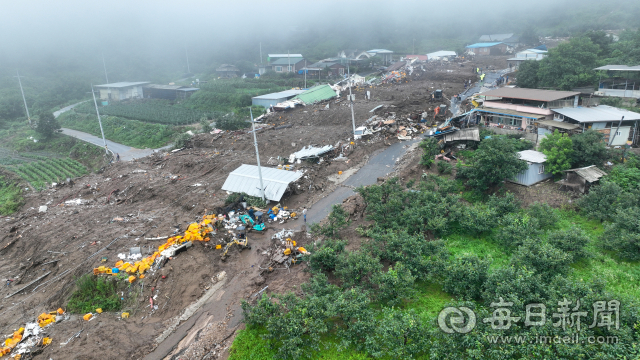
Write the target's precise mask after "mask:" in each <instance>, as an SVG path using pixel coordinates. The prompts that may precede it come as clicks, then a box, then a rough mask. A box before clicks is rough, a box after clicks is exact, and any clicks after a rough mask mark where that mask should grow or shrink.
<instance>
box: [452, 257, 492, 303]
mask: <svg viewBox="0 0 640 360" xmlns="http://www.w3.org/2000/svg"><path fill="white" fill-rule="evenodd" d="M490 264H491V260H490V259H486V260H482V259H480V258H479V257H478V256H477V255H475V254H473V255H464V256H462V257H459V258H456V259H455V260H453V261H451V262H450V263H449V265H447V268H446V269H445V271H444V280H443V287H442V288H443V290H444V291H446V292H448V293H450V294H452V295H455V296H458V297H460V298H463V299H465V300H476V299H479V298H480V296H481V294H482V288H483V286H484V283H485V281H486V280H487V274H488V271H489V265H490Z"/></svg>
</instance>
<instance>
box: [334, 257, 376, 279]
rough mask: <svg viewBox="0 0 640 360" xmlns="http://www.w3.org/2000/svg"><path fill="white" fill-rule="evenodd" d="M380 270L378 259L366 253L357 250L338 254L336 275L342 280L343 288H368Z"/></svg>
mask: <svg viewBox="0 0 640 360" xmlns="http://www.w3.org/2000/svg"><path fill="white" fill-rule="evenodd" d="M381 269H382V264H380V259H379V258H377V257H375V258H374V257H373V256H371V254H370V253H369V252H368V251H364V250H358V251H352V252H345V253H342V254H340V256H339V257H338V264H337V265H336V275H337V276H338V277H339V278H340V279H341V280H342V282H343V284H344V287H351V286H355V285H358V286H362V287H370V286H371V280H372V279H373V277H374V276H376V275H377V273H378V272H380V270H381Z"/></svg>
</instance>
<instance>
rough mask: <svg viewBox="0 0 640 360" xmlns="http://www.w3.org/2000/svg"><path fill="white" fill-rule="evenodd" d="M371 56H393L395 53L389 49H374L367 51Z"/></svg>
mask: <svg viewBox="0 0 640 360" xmlns="http://www.w3.org/2000/svg"><path fill="white" fill-rule="evenodd" d="M366 52H368V53H371V54H393V51H391V50H387V49H373V50H368V51H366Z"/></svg>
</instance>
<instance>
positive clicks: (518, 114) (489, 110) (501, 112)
mask: <svg viewBox="0 0 640 360" xmlns="http://www.w3.org/2000/svg"><path fill="white" fill-rule="evenodd" d="M485 104H487V103H485ZM476 111H480V112H485V113H490V114H496V115H506V116H516V117H522V118H525V119H533V120H538V119H541V118H544V117H545V115H540V114H532V113H526V112H522V111H515V110H509V109H493V108H482V109H476Z"/></svg>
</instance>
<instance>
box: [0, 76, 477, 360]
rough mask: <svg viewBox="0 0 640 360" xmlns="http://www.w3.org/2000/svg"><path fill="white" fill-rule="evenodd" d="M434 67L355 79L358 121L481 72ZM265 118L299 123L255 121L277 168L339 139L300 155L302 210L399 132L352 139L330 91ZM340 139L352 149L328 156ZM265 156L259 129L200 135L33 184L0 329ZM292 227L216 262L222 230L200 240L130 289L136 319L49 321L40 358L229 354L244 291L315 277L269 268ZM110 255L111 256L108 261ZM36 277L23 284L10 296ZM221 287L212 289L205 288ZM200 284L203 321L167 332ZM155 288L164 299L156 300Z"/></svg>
mask: <svg viewBox="0 0 640 360" xmlns="http://www.w3.org/2000/svg"><path fill="white" fill-rule="evenodd" d="M424 68H425V71H424V72H423V71H416V72H415V73H414V75H412V76H410V77H409V78H408V79H406V81H403V82H401V83H398V84H393V85H381V86H377V87H374V88H368V89H361V90H356V91H355V94H356V101H355V109H354V110H355V114H356V126H359V125H361V124H363V123H365V121H366V120H367V119H369V118H370V117H371V116H372V115H373V114H372V113H370V110H371V109H373V108H374V107H376V106H378V105H385V106H386V107H385V108H384V111H383V113H384V114H388V113H391V112H393V113H394V114H395V116H396V118H398V119H405V118H407V117H411V116H412V115H415V114H420V113H422V112H427V113H428V114H429V116H433V115H434V113H433V109H434V108H435V106H438V105H439V104H440V103H434V102H430V101H428V99H429V97H430V93H431V91H433V90H435V89H442V90H443V91H444V93H445V96H446V97H447V98H449V97H451V96H452V95H454V94H457V93H460V92H461V91H462V90H463V81H464V80H465V79H467V78H468V77H469V74H470V73H471V71H470V70H469V69H470V68H469V66H465V67H460V65H459V64H446V65H428V66H425V67H424ZM468 73H469V74H468ZM365 91H370V92H371V95H372V97H371V100H368V101H367V100H363V99H364V94H365ZM442 103H443V104H447V102H446V100H443V102H442ZM385 116H386V115H385ZM266 122H267V123H270V124H273V125H275V127H277V126H279V125H291V126H290V127H287V128H281V129H277V130H276V129H270V130H268V129H263V130H260V131H258V133H257V137H258V142H259V150H260V156H261V160H262V164H263V166H272V165H267V164H276V163H277V158H278V156H281V157H288V156H289V155H290V154H291V153H293V152H295V151H298V150H300V149H301V148H302V147H303V146H307V145H319V146H322V145H326V144H331V145H336V144H338V143H340V145H341V149H343V150H340V151H336V152H335V153H333V154H331V155H330V156H328V157H327V158H326V160H327V161H323V162H321V163H319V164H318V163H311V162H306V161H303V162H302V163H300V164H296V170H302V171H304V172H305V175H304V176H303V179H302V181H301V183H300V187H296V188H294V189H293V190H294V191H292V192H291V193H290V194H288V195H286V196H285V198H283V201H282V205H286V206H289V207H290V208H294V209H295V208H300V207H302V206H309V205H310V204H313V203H315V202H316V201H317V200H318V199H320V198H322V197H323V196H326V194H328V193H329V192H330V191H332V190H333V189H334V188H335V187H336V186H338V185H336V183H335V182H333V181H330V180H329V179H328V178H329V176H331V175H335V174H337V173H338V172H339V171H343V172H347V171H348V170H349V169H352V168H357V167H358V166H361V165H362V164H363V163H364V162H366V160H367V159H368V157H369V156H370V155H371V154H372V153H374V152H376V151H379V150H380V149H382V148H385V147H386V146H388V145H389V144H391V143H393V142H396V141H398V140H397V138H396V136H395V134H392V133H377V134H375V135H374V136H372V137H370V138H369V139H367V140H363V141H358V142H357V143H356V144H355V145H353V146H352V145H349V142H350V137H351V135H352V122H351V111H350V109H349V106H348V104H347V102H346V101H336V100H332V101H331V102H330V103H329V109H326V103H325V104H318V105H315V106H307V107H300V108H296V109H293V110H291V111H288V112H283V113H278V114H276V115H275V116H272V117H270V118H268V119H267V121H266ZM272 128H273V126H272ZM342 145H348V146H346V147H344V148H343V147H342ZM341 151H343V152H344V156H346V157H347V158H348V159H349V161H331V159H333V157H335V156H338V155H339V153H340V152H341ZM255 163H256V161H255V152H254V145H253V137H252V135H251V134H247V133H246V132H236V133H224V134H222V135H220V134H216V135H212V134H199V135H196V136H195V137H194V138H193V140H192V141H191V143H190V145H189V147H188V148H186V149H184V150H182V151H180V152H176V153H170V154H165V153H157V154H154V155H152V156H149V157H146V158H143V159H140V160H137V161H133V162H126V163H125V162H120V163H115V164H113V165H112V166H110V167H108V168H106V170H105V171H104V172H103V173H101V174H91V175H88V176H84V177H82V178H79V179H75V184H73V185H71V184H66V185H62V186H58V187H56V188H51V189H48V190H45V191H42V192H40V193H31V194H28V195H27V196H26V205H25V206H24V208H23V210H22V211H20V212H19V213H17V214H14V215H13V216H12V217H8V218H2V219H0V244H2V245H1V246H0V272H1V273H2V274H3V277H4V279H12V280H14V281H13V282H11V283H10V284H11V285H9V286H4V287H3V288H2V289H1V290H0V295H1V296H2V298H1V300H0V314H1V315H2V316H0V329H2V331H3V333H5V334H9V333H11V332H12V331H14V330H15V329H17V328H19V327H21V326H24V324H25V323H26V322H33V321H35V319H36V318H37V317H38V315H39V314H41V313H43V312H49V311H54V310H56V309H57V308H59V307H62V308H63V309H64V308H65V306H66V303H67V301H68V298H69V296H70V295H71V293H72V292H73V291H74V287H75V282H74V280H75V279H76V278H78V277H80V276H81V275H83V274H87V273H90V272H91V271H92V269H93V268H94V267H97V266H100V265H105V264H107V265H113V264H114V263H115V262H116V261H117V260H118V257H117V256H118V254H121V253H127V254H128V252H129V249H130V248H131V247H140V248H141V251H142V254H143V255H145V254H150V253H152V252H153V251H155V250H156V249H157V247H158V245H160V244H161V243H162V242H161V241H159V240H147V238H156V237H162V236H171V235H173V234H179V233H182V232H184V230H185V229H186V227H187V226H188V224H189V223H191V222H194V221H197V220H198V219H200V218H201V216H202V215H203V214H204V213H205V211H207V212H209V213H210V212H211V211H212V210H213V209H216V208H217V207H219V206H221V205H223V204H224V201H225V199H226V197H227V194H226V193H225V192H224V191H222V190H221V189H220V188H221V186H222V184H223V183H224V181H225V179H226V178H227V176H228V174H229V173H230V172H231V171H233V170H234V169H236V168H237V167H239V166H240V165H241V164H255ZM412 164H413V163H412ZM69 201H71V202H69ZM41 206H47V209H46V211H44V212H40V211H39V208H40V207H41ZM347 207H349V211H350V212H353V213H354V214H358V213H359V212H360V210H358V209H359V208H358V203H357V199H350V200H349V203H348V204H347ZM292 225H293V224H286V223H285V224H277V223H276V224H271V225H269V227H270V228H269V230H268V231H267V232H266V233H265V234H262V235H257V234H251V235H250V241H251V245H252V249H251V250H250V251H244V252H238V251H237V249H232V251H231V252H230V257H229V259H227V261H226V262H222V261H221V260H220V256H219V254H220V250H216V249H215V248H214V246H212V244H213V243H212V242H210V243H205V242H196V243H195V244H194V246H193V247H192V248H190V249H189V250H188V251H187V252H184V253H181V254H179V255H178V256H176V257H175V258H173V259H172V260H170V261H169V262H168V263H167V264H166V265H165V267H164V268H163V269H162V271H157V272H156V273H149V274H148V276H147V277H145V279H143V280H138V281H136V282H134V283H133V284H132V285H131V286H130V287H129V288H128V289H126V291H124V290H123V291H122V298H124V301H125V304H126V305H125V309H126V310H128V311H129V312H130V314H131V316H130V317H129V319H120V314H119V313H106V312H105V313H102V314H100V315H98V316H96V318H95V319H94V320H92V321H88V322H87V321H84V320H83V319H82V314H76V315H71V316H70V317H69V318H68V319H66V320H64V321H61V322H59V323H56V324H54V325H52V326H50V327H47V328H46V336H48V337H51V338H53V343H52V344H51V345H49V346H47V347H44V348H34V350H35V349H38V350H37V353H35V354H33V358H34V359H49V358H53V359H59V358H70V357H71V358H78V359H98V358H100V359H105V358H108V359H115V358H134V359H139V358H143V357H144V356H145V355H147V354H149V353H150V352H152V351H154V349H155V350H156V352H154V353H153V354H158V355H162V356H165V355H166V354H168V353H172V354H174V355H177V354H180V355H179V357H176V358H181V359H182V358H184V359H187V358H188V359H199V358H207V359H213V358H218V357H223V358H224V357H225V356H226V355H225V354H227V352H226V348H227V347H228V345H229V344H230V342H231V341H232V339H233V336H232V334H233V331H234V330H235V329H236V328H237V326H238V325H239V324H240V323H241V311H240V307H239V305H240V301H241V300H242V299H250V298H252V296H253V295H254V294H256V293H257V292H258V291H260V290H261V289H264V288H265V287H266V286H268V289H267V290H266V291H268V292H284V291H288V290H291V289H294V287H293V285H299V284H300V283H302V282H304V281H305V279H306V278H307V274H306V273H305V272H303V271H302V270H303V267H304V265H296V266H295V267H293V268H292V269H290V270H280V269H276V270H274V271H272V272H268V271H264V269H261V268H263V267H264V266H265V264H266V263H267V262H268V260H269V257H268V254H270V253H272V252H273V251H276V250H275V249H276V247H277V246H278V243H277V242H276V241H277V240H271V235H272V234H274V233H275V232H276V231H279V230H280V229H282V228H289V227H290V226H292ZM296 240H297V241H298V242H299V243H300V244H302V245H303V246H304V245H305V244H308V243H309V242H311V241H313V239H311V238H310V237H308V236H307V235H306V233H304V232H301V233H297V234H296ZM103 257H106V258H107V260H106V263H103V262H101V259H102V258H103ZM222 272H224V273H225V274H226V275H225V280H224V283H223V284H222V285H217V284H219V281H221V280H219V279H218V278H217V277H216V276H217V275H218V274H220V273H222ZM43 275H46V276H44V277H42V276H43ZM162 276H164V278H162ZM40 277H42V279H40V280H37V281H36V282H34V283H33V285H29V286H28V287H26V288H25V290H24V291H21V292H19V293H17V294H15V295H13V296H11V297H8V298H5V297H6V296H8V295H10V294H12V293H14V292H16V291H18V290H20V289H21V288H23V287H25V286H27V285H28V284H30V283H31V282H32V281H34V280H36V279H38V278H40ZM216 286H218V287H216ZM214 288H215V289H216V290H215V293H213V294H210V293H208V291H210V290H211V289H214ZM296 288H299V287H296ZM202 296H211V297H210V298H209V300H208V301H207V302H206V303H205V304H203V305H202V306H201V307H200V308H198V309H197V310H195V312H194V315H193V316H192V317H191V318H190V319H189V320H188V321H192V322H193V324H192V325H191V327H190V329H189V331H186V330H185V332H184V336H183V337H182V336H177V335H176V336H174V337H171V334H169V335H170V336H169V337H167V338H166V340H164V341H162V342H161V343H160V344H158V343H157V341H156V339H157V338H158V337H159V336H160V335H161V334H162V333H163V332H164V331H165V330H166V329H167V328H168V327H170V326H171V325H172V324H174V323H175V321H176V318H177V317H179V316H181V315H182V314H183V312H184V309H185V308H187V307H189V306H190V305H192V304H194V303H195V302H197V301H198V300H199V299H201V298H202ZM149 298H153V299H154V305H155V306H157V309H154V308H152V307H151V306H150V301H149ZM183 330H184V329H181V328H180V329H178V330H176V334H177V333H178V332H180V331H183ZM80 331H81V332H80ZM78 332H80V333H79V335H78V337H73V336H74V335H76V334H78ZM69 339H71V340H70V341H69V342H68V343H66V342H67V341H68V340H69ZM176 339H177V340H176ZM61 343H66V344H65V345H61ZM23 358H25V357H23ZM27 358H28V357H27Z"/></svg>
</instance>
